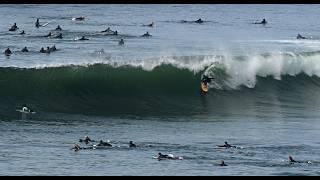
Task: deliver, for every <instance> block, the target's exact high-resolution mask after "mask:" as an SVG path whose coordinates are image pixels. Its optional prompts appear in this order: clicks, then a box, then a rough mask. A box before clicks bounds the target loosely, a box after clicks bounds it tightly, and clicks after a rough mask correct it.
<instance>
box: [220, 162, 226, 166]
mask: <svg viewBox="0 0 320 180" xmlns="http://www.w3.org/2000/svg"><path fill="white" fill-rule="evenodd" d="M219 166H228V165H227V164H225V163H224V161H221V163H220V164H219Z"/></svg>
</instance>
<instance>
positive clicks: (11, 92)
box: [0, 52, 320, 116]
mask: <svg viewBox="0 0 320 180" xmlns="http://www.w3.org/2000/svg"><path fill="white" fill-rule="evenodd" d="M319 55H320V53H319V52H308V53H300V54H294V53H276V54H263V55H254V56H241V57H228V56H205V57H201V58H199V57H198V58H195V57H178V58H177V57H175V58H171V59H170V58H165V60H163V59H162V60H161V61H160V60H157V61H154V62H157V63H155V64H154V63H150V62H152V61H148V63H147V62H144V63H141V62H139V63H137V62H135V63H133V62H130V63H129V62H122V63H117V64H115V63H114V62H111V61H110V62H109V63H106V64H101V63H98V64H91V65H86V66H80V65H66V66H60V67H54V66H52V67H43V68H12V67H2V68H0V87H1V88H0V108H1V110H0V113H1V116H11V115H10V113H8V112H12V111H13V110H15V109H17V108H19V107H21V105H22V104H24V103H27V104H29V105H30V106H31V107H34V109H36V110H37V111H41V112H59V113H77V114H87V115H92V114H94V115H105V116H113V115H120V116H122V115H124V116H125V115H139V116H144V115H146V116H148V115H152V116H153V115H155V116H158V115H168V116H171V115H172V116H176V115H186V116H189V115H191V116H192V115H207V114H208V113H209V114H210V113H212V114H215V113H227V112H228V111H229V110H230V112H235V111H240V110H241V109H243V108H249V107H257V103H258V104H259V105H263V106H264V108H267V106H268V107H274V106H275V105H284V104H285V105H286V106H287V107H292V108H298V107H300V108H301V106H305V107H314V105H315V103H316V104H317V103H318V102H320V100H318V98H317V97H319V89H320V79H319V75H320V64H319V63H318V61H319V60H320V59H319V58H320V56H319ZM193 58H195V59H196V60H194V61H193V60H192V59H193ZM204 73H205V74H209V75H210V76H213V77H214V78H215V79H214V81H213V82H212V83H210V93H209V94H207V95H205V96H203V95H201V93H200V90H199V88H200V86H199V85H200V79H201V76H202V74H204Z"/></svg>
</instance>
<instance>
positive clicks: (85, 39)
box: [79, 36, 89, 41]
mask: <svg viewBox="0 0 320 180" xmlns="http://www.w3.org/2000/svg"><path fill="white" fill-rule="evenodd" d="M87 40H89V39H88V38H86V37H84V36H82V37H81V38H80V39H79V41H87Z"/></svg>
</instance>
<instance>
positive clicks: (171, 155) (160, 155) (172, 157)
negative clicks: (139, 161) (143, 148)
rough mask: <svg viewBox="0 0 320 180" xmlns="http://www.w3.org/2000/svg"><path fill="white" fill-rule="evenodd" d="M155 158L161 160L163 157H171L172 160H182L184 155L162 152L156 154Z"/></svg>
mask: <svg viewBox="0 0 320 180" xmlns="http://www.w3.org/2000/svg"><path fill="white" fill-rule="evenodd" d="M153 158H154V159H158V160H159V161H160V160H162V159H171V160H182V159H183V157H181V156H174V155H173V154H168V155H167V154H162V153H160V152H159V153H158V156H154V157H153Z"/></svg>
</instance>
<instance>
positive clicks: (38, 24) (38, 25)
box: [35, 19, 40, 28]
mask: <svg viewBox="0 0 320 180" xmlns="http://www.w3.org/2000/svg"><path fill="white" fill-rule="evenodd" d="M35 26H36V28H39V27H40V23H39V19H37V21H36V23H35Z"/></svg>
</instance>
